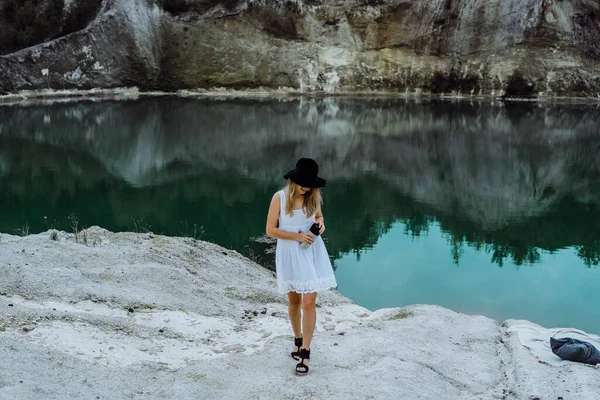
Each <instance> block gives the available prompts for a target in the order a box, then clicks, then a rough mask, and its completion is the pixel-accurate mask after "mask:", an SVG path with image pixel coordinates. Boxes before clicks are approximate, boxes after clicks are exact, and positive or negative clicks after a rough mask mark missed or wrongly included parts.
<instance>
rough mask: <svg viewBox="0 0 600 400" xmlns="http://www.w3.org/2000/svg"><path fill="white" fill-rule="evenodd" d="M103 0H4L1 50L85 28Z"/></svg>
mask: <svg viewBox="0 0 600 400" xmlns="http://www.w3.org/2000/svg"><path fill="white" fill-rule="evenodd" d="M101 5H102V0H74V1H73V4H72V5H71V6H70V7H69V9H68V10H66V11H65V2H64V0H4V2H3V3H2V6H1V8H0V54H8V53H12V52H14V51H17V50H20V49H23V48H26V47H29V46H33V45H36V44H39V43H43V42H46V41H48V40H52V39H56V38H58V37H61V36H64V35H67V34H69V33H72V32H76V31H78V30H81V29H83V28H85V27H86V26H87V25H88V24H89V23H90V22H91V21H92V20H93V19H94V17H95V16H96V15H97V13H98V11H99V10H100V6H101Z"/></svg>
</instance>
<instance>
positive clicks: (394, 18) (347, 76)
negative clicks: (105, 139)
mask: <svg viewBox="0 0 600 400" xmlns="http://www.w3.org/2000/svg"><path fill="white" fill-rule="evenodd" d="M599 43H600V3H598V2H597V1H594V0H564V1H559V0H432V1H425V0H413V1H409V0H391V1H380V0H346V1H336V0H308V1H280V0H257V1H247V0H224V1H213V0H104V1H103V3H102V7H101V9H100V11H99V13H98V15H97V16H96V18H95V20H94V21H93V22H92V23H91V24H90V25H89V26H88V27H87V28H85V29H83V30H81V31H78V32H75V33H71V34H69V35H67V36H64V37H60V38H58V39H55V40H53V41H51V42H47V43H44V44H41V45H37V46H34V47H30V48H27V49H23V50H20V51H18V52H16V53H12V54H9V55H6V56H2V57H0V92H2V93H6V92H16V91H20V90H24V89H42V88H53V89H76V88H78V89H90V88H97V87H102V88H110V87H119V86H138V87H140V88H141V89H143V90H169V91H170V90H178V89H184V88H188V89H199V88H214V87H227V88H237V89H248V88H256V87H264V88H269V89H279V88H282V89H283V88H286V89H293V90H295V91H299V92H318V91H326V92H348V91H372V90H377V91H391V92H402V93H460V94H466V95H492V96H517V97H548V96H583V97H597V96H600V66H599V63H598V61H599V60H600V44H599Z"/></svg>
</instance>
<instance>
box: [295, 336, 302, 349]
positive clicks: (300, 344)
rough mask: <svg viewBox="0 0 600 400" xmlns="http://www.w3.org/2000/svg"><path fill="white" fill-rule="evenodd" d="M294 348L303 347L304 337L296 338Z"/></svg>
mask: <svg viewBox="0 0 600 400" xmlns="http://www.w3.org/2000/svg"><path fill="white" fill-rule="evenodd" d="M294 346H297V347H300V346H302V337H297V338H294Z"/></svg>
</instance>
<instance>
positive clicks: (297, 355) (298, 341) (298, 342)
mask: <svg viewBox="0 0 600 400" xmlns="http://www.w3.org/2000/svg"><path fill="white" fill-rule="evenodd" d="M294 346H296V347H297V348H298V351H292V358H293V359H294V360H296V361H300V347H302V338H301V337H297V338H294Z"/></svg>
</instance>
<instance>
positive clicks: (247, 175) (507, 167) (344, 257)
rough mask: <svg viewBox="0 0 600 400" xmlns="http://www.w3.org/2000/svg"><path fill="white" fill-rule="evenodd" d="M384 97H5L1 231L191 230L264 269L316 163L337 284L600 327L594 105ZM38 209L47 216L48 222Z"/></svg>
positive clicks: (382, 296) (405, 300) (378, 302)
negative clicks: (271, 231)
mask: <svg viewBox="0 0 600 400" xmlns="http://www.w3.org/2000/svg"><path fill="white" fill-rule="evenodd" d="M598 111H599V110H598V106H597V105H595V104H591V105H582V104H580V105H537V104H511V103H485V102H481V103H477V102H460V101H459V102H444V101H415V100H404V99H394V98H351V97H348V98H323V99H306V98H285V99H263V100H251V99H243V100H240V99H220V100H206V99H181V98H173V97H163V98H152V99H144V100H135V101H124V102H118V101H94V102H92V101H86V102H77V103H60V102H58V103H56V102H55V103H33V104H20V105H13V106H3V107H0V232H4V233H11V234H22V233H24V232H26V231H28V232H30V233H37V232H42V231H46V230H48V229H49V228H53V227H54V228H59V229H63V230H69V229H70V221H71V220H70V219H69V216H71V217H72V216H75V217H77V218H78V220H79V221H80V224H81V225H83V226H92V225H100V226H102V227H104V228H106V229H109V230H112V231H125V230H134V231H147V230H149V231H153V232H155V233H161V234H166V235H176V236H194V237H198V238H202V239H205V240H210V241H213V242H215V243H218V244H220V245H223V246H225V247H227V248H232V249H235V250H237V251H239V252H241V253H243V254H246V255H248V256H250V257H252V258H254V259H255V260H257V261H258V262H260V263H261V264H262V265H264V266H265V267H266V268H271V269H272V268H274V265H273V258H274V257H273V249H274V247H273V246H274V245H273V242H272V241H270V240H268V239H267V238H265V237H264V226H265V218H266V213H267V208H268V204H269V200H270V198H271V196H272V194H273V193H274V192H275V191H276V190H278V189H279V188H280V187H281V185H282V184H283V180H282V178H281V176H282V175H283V173H285V172H286V171H287V170H288V169H290V168H291V167H292V166H293V164H294V163H295V161H296V159H298V158H299V157H302V156H311V157H313V158H315V159H317V160H318V161H319V163H320V165H321V171H322V175H323V176H324V177H325V178H327V179H328V186H327V188H325V190H324V199H325V203H324V204H323V210H324V213H325V218H326V223H327V232H326V234H325V240H326V243H327V246H328V250H329V252H330V255H331V258H332V261H333V264H334V267H335V271H336V276H337V278H338V283H339V290H340V292H341V293H342V294H344V295H346V296H348V297H350V298H351V299H353V300H354V301H356V302H357V303H358V304H361V305H363V306H365V307H367V308H370V309H377V308H381V307H396V306H403V305H406V304H414V303H427V304H439V305H442V306H444V307H448V308H450V309H453V310H456V311H461V312H466V313H473V314H483V315H486V316H489V317H492V318H496V319H498V320H504V319H507V318H525V319H529V320H531V321H534V322H537V323H540V324H542V325H545V326H572V327H577V328H580V329H584V330H587V331H590V332H595V333H600V309H599V308H598V307H597V304H599V302H600V290H598V288H599V287H600V270H599V268H598V264H599V263H600V157H599V156H598V154H599V152H600V129H599V128H600V113H599V112H598ZM44 216H46V217H47V218H46V219H45V218H44Z"/></svg>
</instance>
